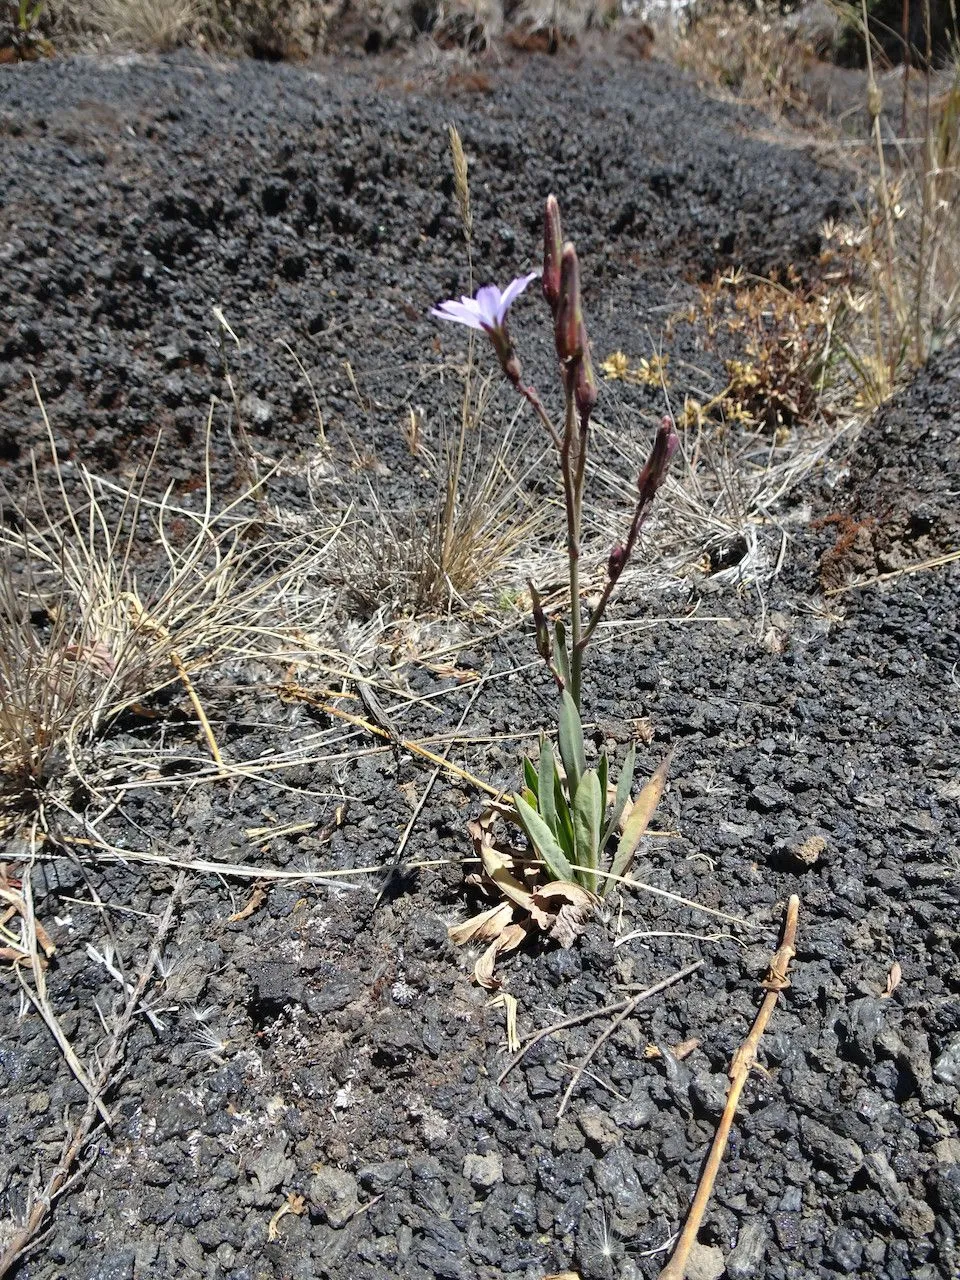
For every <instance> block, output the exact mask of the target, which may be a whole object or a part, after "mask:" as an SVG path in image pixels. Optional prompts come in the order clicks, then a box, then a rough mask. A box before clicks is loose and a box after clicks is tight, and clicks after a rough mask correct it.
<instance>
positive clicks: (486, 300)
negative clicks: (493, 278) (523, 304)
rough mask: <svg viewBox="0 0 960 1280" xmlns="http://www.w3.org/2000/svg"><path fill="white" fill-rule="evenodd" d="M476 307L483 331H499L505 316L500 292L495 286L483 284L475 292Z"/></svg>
mask: <svg viewBox="0 0 960 1280" xmlns="http://www.w3.org/2000/svg"><path fill="white" fill-rule="evenodd" d="M476 306H477V311H478V313H479V317H480V321H481V323H482V325H483V327H484V328H485V329H499V328H500V325H501V324H502V323H503V317H504V315H505V314H506V307H504V306H503V303H502V299H501V297H500V290H499V289H498V288H497V286H496V285H495V284H485V285H484V286H483V288H482V289H478V290H477V297H476Z"/></svg>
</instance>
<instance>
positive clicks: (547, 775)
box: [537, 737, 563, 844]
mask: <svg viewBox="0 0 960 1280" xmlns="http://www.w3.org/2000/svg"><path fill="white" fill-rule="evenodd" d="M556 792H557V762H556V760H555V759H554V755H553V743H552V742H550V740H549V739H548V738H545V737H541V738H540V771H539V773H538V775H537V809H538V810H539V812H540V817H541V818H543V820H544V822H545V823H546V824H547V826H548V827H549V828H550V830H551V831H552V832H553V834H554V836H556V838H557V842H558V843H559V844H562V843H563V840H562V838H561V835H560V819H559V816H558V814H557V794H556Z"/></svg>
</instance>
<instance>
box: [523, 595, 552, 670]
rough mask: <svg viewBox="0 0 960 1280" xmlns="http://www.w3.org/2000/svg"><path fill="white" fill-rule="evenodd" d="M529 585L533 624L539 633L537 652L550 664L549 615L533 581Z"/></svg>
mask: <svg viewBox="0 0 960 1280" xmlns="http://www.w3.org/2000/svg"><path fill="white" fill-rule="evenodd" d="M527 586H528V588H529V590H530V600H531V602H532V606H533V625H534V627H535V628H536V633H537V653H539V655H540V657H541V658H542V659H543V660H544V662H546V663H547V664H548V665H549V663H550V658H551V650H550V630H549V628H548V627H547V616H546V614H545V613H544V612H543V604H542V603H541V600H540V593H539V591H538V590H537V588H536V587H535V586H534V585H533V583H532V582H528V583H527Z"/></svg>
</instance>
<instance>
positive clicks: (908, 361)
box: [835, 45, 960, 408]
mask: <svg viewBox="0 0 960 1280" xmlns="http://www.w3.org/2000/svg"><path fill="white" fill-rule="evenodd" d="M867 48H868V52H869V45H868V46H867ZM867 109H868V114H869V116H870V122H871V134H872V139H873V148H874V154H873V159H874V172H875V182H874V193H873V200H872V202H871V205H870V207H869V208H868V209H867V210H866V211H865V214H864V217H863V225H862V226H861V227H860V228H849V227H842V228H839V229H838V230H837V232H836V233H835V238H836V239H837V240H839V241H841V242H845V243H846V244H847V245H849V246H850V247H852V248H853V249H854V251H855V252H856V254H857V257H858V258H859V261H860V263H861V266H862V270H861V272H860V284H861V288H860V290H859V291H858V293H857V294H856V296H853V297H851V300H850V301H851V306H852V309H853V311H854V312H855V314H856V315H857V316H858V317H859V322H858V324H857V326H856V329H855V331H854V333H853V334H852V335H851V337H850V339H849V341H848V342H847V343H846V351H847V354H848V356H849V359H850V362H851V364H852V365H853V367H854V369H855V371H856V373H857V375H858V378H859V381H860V400H861V403H862V404H863V405H864V406H865V407H867V408H873V407H875V406H876V405H878V404H880V403H881V402H882V401H883V400H885V399H887V397H888V396H890V395H891V394H892V392H893V391H894V389H895V388H896V386H897V384H898V383H899V382H900V381H901V379H902V378H903V376H904V375H907V374H909V373H910V372H912V371H913V370H914V369H916V368H919V367H920V366H921V365H922V364H924V363H925V361H926V360H927V359H929V357H930V356H931V355H932V354H933V353H934V352H936V351H937V350H939V349H940V348H941V347H943V346H945V345H946V344H947V343H949V342H951V341H952V340H954V339H955V338H956V336H957V333H958V332H960V63H958V64H956V65H955V66H954V67H953V69H952V72H951V73H950V78H949V80H948V81H947V86H946V89H945V91H943V92H942V93H940V94H936V95H935V93H934V84H933V79H932V77H931V76H930V75H928V76H926V77H925V79H924V94H923V99H922V103H921V105H920V108H919V110H918V111H917V112H916V113H915V114H916V115H917V116H918V117H919V119H918V121H917V124H916V125H915V126H914V129H913V130H912V131H911V133H912V136H906V137H901V136H898V133H897V129H896V127H895V125H894V124H893V122H892V121H891V120H890V118H889V116H888V115H887V114H886V113H885V112H884V107H883V98H882V95H881V93H880V90H879V88H878V86H877V81H876V77H875V75H874V71H873V60H872V56H871V58H870V61H869V64H868V89H867ZM904 123H908V121H906V120H905V121H904Z"/></svg>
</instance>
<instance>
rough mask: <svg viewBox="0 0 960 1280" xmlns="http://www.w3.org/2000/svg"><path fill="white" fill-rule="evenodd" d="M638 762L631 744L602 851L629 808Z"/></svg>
mask: <svg viewBox="0 0 960 1280" xmlns="http://www.w3.org/2000/svg"><path fill="white" fill-rule="evenodd" d="M636 762H637V748H636V746H635V745H634V743H632V742H631V743H630V746H629V747H628V748H627V754H626V757H625V759H624V761H623V770H622V772H621V774H620V777H619V778H618V779H617V794H616V796H615V797H614V801H613V812H612V813H611V815H610V819H609V821H608V822H607V825H606V826H605V827H604V829H603V836H602V838H601V840H600V848H601V849H605V848H606V847H607V841H608V840H609V839H610V837H611V836H612V835H613V833H614V831H616V829H617V823H618V822H619V821H620V819H621V817H622V816H623V811H624V809H625V808H626V807H627V801H628V800H629V799H630V788H631V787H632V786H633V770H634V768H635V766H636ZM609 886H610V881H609V880H608V881H607V883H606V886H605V888H604V892H606V890H607V888H609Z"/></svg>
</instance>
